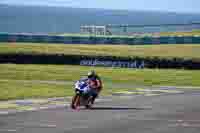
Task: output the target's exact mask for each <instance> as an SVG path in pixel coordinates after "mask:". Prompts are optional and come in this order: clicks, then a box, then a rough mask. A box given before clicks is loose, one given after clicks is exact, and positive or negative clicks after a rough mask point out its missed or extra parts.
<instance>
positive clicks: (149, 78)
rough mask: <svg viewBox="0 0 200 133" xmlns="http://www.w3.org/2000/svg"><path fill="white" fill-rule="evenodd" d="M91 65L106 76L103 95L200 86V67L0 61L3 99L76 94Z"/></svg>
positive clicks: (0, 87)
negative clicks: (142, 88) (76, 85)
mask: <svg viewBox="0 0 200 133" xmlns="http://www.w3.org/2000/svg"><path fill="white" fill-rule="evenodd" d="M91 69H94V70H96V71H97V72H98V73H99V75H100V76H101V77H102V80H103V82H104V88H105V89H104V90H103V92H102V93H103V95H108V94H111V92H114V91H119V90H127V89H134V86H139V85H147V86H151V85H161V86H165V85H169V86H200V82H199V78H200V76H199V75H200V71H199V70H173V69H168V70H158V69H142V70H137V69H120V68H114V69H113V68H104V67H95V68H94V67H87V66H72V65H14V64H0V70H1V71H0V91H1V94H0V100H8V99H23V98H41V97H62V96H70V95H73V90H72V87H73V82H74V81H76V80H78V79H79V78H80V77H81V76H83V75H85V74H86V73H87V72H88V71H89V70H91ZM39 80H40V81H48V82H46V83H45V82H39ZM65 82H66V83H65Z"/></svg>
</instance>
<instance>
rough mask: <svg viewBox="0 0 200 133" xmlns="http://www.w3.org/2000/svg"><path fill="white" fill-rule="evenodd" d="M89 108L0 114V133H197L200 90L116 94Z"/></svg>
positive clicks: (199, 112) (66, 107)
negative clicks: (137, 94)
mask: <svg viewBox="0 0 200 133" xmlns="http://www.w3.org/2000/svg"><path fill="white" fill-rule="evenodd" d="M109 98H110V100H105V101H100V102H97V103H96V104H95V105H94V107H93V108H92V109H91V110H87V109H84V108H81V109H80V110H78V111H75V110H72V109H70V108H69V107H68V105H67V106H65V107H60V108H54V109H44V110H37V111H28V112H21V113H14V114H4V115H0V133H11V132H12V133H13V132H14V133H77V132H81V133H94V132H95V133H104V132H105V133H125V132H126V133H199V132H200V106H199V102H200V93H199V91H191V92H190V91H187V92H186V93H177V94H163V95H156V96H142V95H141V96H135V95H132V96H129V97H127V98H126V96H124V97H122V96H121V97H119V96H112V97H109Z"/></svg>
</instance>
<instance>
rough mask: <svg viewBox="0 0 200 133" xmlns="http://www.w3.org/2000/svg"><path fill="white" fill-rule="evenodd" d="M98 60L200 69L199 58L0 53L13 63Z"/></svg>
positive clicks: (2, 57)
mask: <svg viewBox="0 0 200 133" xmlns="http://www.w3.org/2000/svg"><path fill="white" fill-rule="evenodd" d="M95 59H98V60H99V61H128V62H133V61H139V62H144V68H176V69H200V59H199V60H197V59H196V60H195V59H188V60H186V59H183V58H171V59H166V58H161V57H160V58H158V57H144V58H142V57H116V56H80V55H64V54H25V53H13V54H10V53H9V54H0V63H15V64H69V65H80V62H81V61H82V60H95Z"/></svg>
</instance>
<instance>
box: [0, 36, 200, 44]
mask: <svg viewBox="0 0 200 133" xmlns="http://www.w3.org/2000/svg"><path fill="white" fill-rule="evenodd" d="M0 42H32V43H64V44H128V45H136V44H138V45H139V44H141V45H142V44H200V36H176V37H167V36H166V37H140V38H137V37H123V38H122V37H109V36H108V37H94V36H87V37H83V36H50V35H32V34H7V33H5V34H0Z"/></svg>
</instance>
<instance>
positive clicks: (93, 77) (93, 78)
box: [87, 70, 103, 104]
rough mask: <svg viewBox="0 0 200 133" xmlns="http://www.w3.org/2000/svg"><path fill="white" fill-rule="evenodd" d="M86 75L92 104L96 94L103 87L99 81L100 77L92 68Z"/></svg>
mask: <svg viewBox="0 0 200 133" xmlns="http://www.w3.org/2000/svg"><path fill="white" fill-rule="evenodd" d="M87 77H88V84H89V86H90V88H91V91H90V92H89V94H90V95H92V104H93V103H94V101H95V99H96V98H97V96H98V94H99V93H100V91H101V90H102V88H103V86H102V81H101V78H100V77H99V76H98V75H97V74H96V73H95V71H94V70H92V71H90V72H88V74H87Z"/></svg>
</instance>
